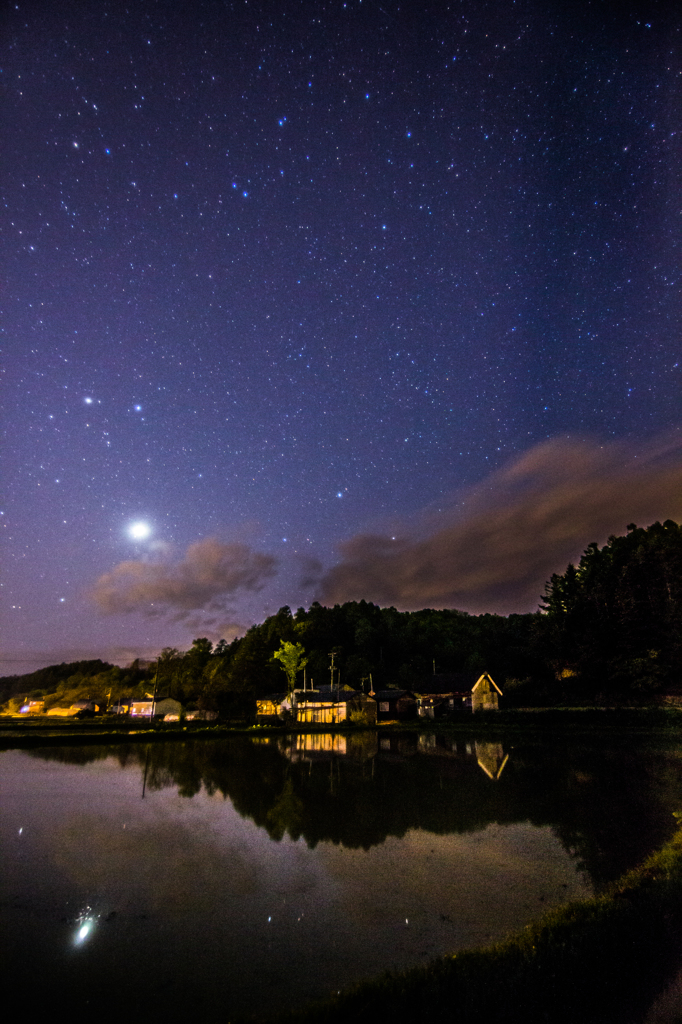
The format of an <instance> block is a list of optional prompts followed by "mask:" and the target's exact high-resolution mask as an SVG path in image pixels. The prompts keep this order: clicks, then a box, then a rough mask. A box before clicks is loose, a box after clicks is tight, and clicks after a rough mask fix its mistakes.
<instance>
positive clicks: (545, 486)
mask: <svg viewBox="0 0 682 1024" xmlns="http://www.w3.org/2000/svg"><path fill="white" fill-rule="evenodd" d="M429 518H430V528H429V529H427V530H426V531H421V533H420V534H419V535H414V534H413V535H407V536H403V537H398V538H397V539H396V540H393V539H392V538H391V537H388V536H383V535H368V534H360V535H357V536H355V537H352V538H351V539H349V540H348V541H346V542H345V543H343V544H342V545H341V555H342V558H341V561H340V563H339V564H338V565H336V566H334V567H333V568H331V569H330V570H329V571H328V572H327V573H326V575H325V576H324V577H323V579H322V581H321V584H320V600H322V601H324V602H325V603H327V604H330V603H335V602H343V601H348V600H360V599H363V598H364V599H365V600H370V601H375V602H377V603H378V604H382V605H395V606H396V607H398V608H402V609H405V610H415V609H418V608H425V607H431V608H453V607H454V608H461V609H464V610H467V611H470V612H483V611H496V612H499V613H502V614H508V613H509V612H512V611H529V610H534V609H535V608H537V606H538V601H539V597H540V595H541V593H542V591H543V589H544V584H545V582H546V581H547V579H548V578H549V576H550V575H551V574H552V573H553V572H560V571H563V570H564V569H565V567H566V565H567V564H568V562H569V561H575V560H577V559H578V558H579V557H580V554H581V552H582V551H583V550H584V549H585V547H586V546H587V544H589V543H590V542H591V541H598V542H599V543H604V542H605V541H606V539H607V538H608V536H609V535H611V534H613V533H623V532H624V531H625V527H626V526H627V524H628V523H630V522H633V521H634V522H636V523H639V524H640V525H649V523H651V522H653V521H655V520H656V519H660V520H665V519H676V520H678V521H679V520H680V519H682V442H681V441H680V439H679V436H675V437H674V438H673V439H666V440H662V441H659V442H657V443H653V444H650V445H649V446H647V447H646V448H641V447H640V448H639V449H637V450H635V449H634V448H632V447H631V446H627V445H624V444H620V443H615V442H614V443H611V444H606V445H600V444H597V443H590V442H577V441H570V440H554V441H547V442H545V443H543V444H540V445H537V446H535V447H533V448H531V449H530V450H529V451H528V452H526V453H525V454H524V455H522V456H520V457H519V458H518V459H516V460H515V461H514V462H512V463H511V464H510V465H508V466H507V467H505V468H504V469H502V470H500V471H498V472H496V473H493V474H492V475H491V476H490V477H488V478H487V479H486V480H484V481H483V482H482V483H480V484H479V485H477V486H476V487H475V488H473V489H471V490H470V491H468V492H466V493H465V494H463V495H460V496H459V502H458V505H457V506H456V507H454V506H453V507H452V508H451V509H450V510H449V511H448V512H447V513H445V514H441V515H440V516H438V517H434V516H433V515H430V517H429Z"/></svg>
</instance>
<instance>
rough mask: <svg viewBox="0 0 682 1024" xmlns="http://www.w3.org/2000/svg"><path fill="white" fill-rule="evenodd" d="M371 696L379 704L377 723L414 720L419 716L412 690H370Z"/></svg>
mask: <svg viewBox="0 0 682 1024" xmlns="http://www.w3.org/2000/svg"><path fill="white" fill-rule="evenodd" d="M369 695H370V697H373V698H374V700H375V701H376V704H377V722H386V721H389V720H393V719H398V720H401V719H406V718H414V717H415V716H416V714H417V698H416V697H415V695H414V694H413V693H412V692H411V691H410V690H398V689H389V690H370V694H369Z"/></svg>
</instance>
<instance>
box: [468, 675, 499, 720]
mask: <svg viewBox="0 0 682 1024" xmlns="http://www.w3.org/2000/svg"><path fill="white" fill-rule="evenodd" d="M501 696H502V690H501V689H500V688H499V686H498V685H497V683H496V682H495V681H494V679H493V677H492V676H491V675H490V673H488V672H484V673H483V675H482V676H479V678H478V680H477V682H476V684H475V685H474V687H473V689H472V691H471V710H472V711H498V710H499V707H500V697H501Z"/></svg>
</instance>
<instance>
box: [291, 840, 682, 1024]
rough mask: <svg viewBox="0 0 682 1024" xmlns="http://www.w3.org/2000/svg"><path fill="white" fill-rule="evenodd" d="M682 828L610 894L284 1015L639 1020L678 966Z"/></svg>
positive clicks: (472, 1023) (526, 1023)
mask: <svg viewBox="0 0 682 1024" xmlns="http://www.w3.org/2000/svg"><path fill="white" fill-rule="evenodd" d="M681 925H682V829H679V828H678V831H677V832H676V834H675V836H674V838H673V839H672V840H671V841H670V842H669V843H667V844H666V845H665V846H664V847H663V848H662V849H660V850H659V851H657V852H656V853H655V854H653V855H652V856H651V857H649V858H648V859H647V860H646V861H645V863H644V864H643V865H642V866H641V867H640V868H638V869H637V870H635V871H631V872H629V873H628V874H626V875H625V876H623V878H621V879H620V880H619V881H618V882H617V883H615V884H614V885H613V886H612V887H611V889H610V890H609V891H608V892H607V893H606V894H604V895H602V896H599V897H596V898H594V899H589V900H584V901H581V902H579V903H574V904H569V905H567V906H565V907H564V908H560V909H558V910H555V911H553V912H551V913H549V914H548V915H547V916H545V917H544V918H542V919H541V920H540V921H539V922H538V923H536V924H533V925H531V926H529V927H528V928H526V929H525V930H524V931H523V932H521V933H520V934H519V935H517V936H514V937H512V938H510V939H508V940H507V941H505V942H501V943H498V944H497V945H495V946H492V947H489V948H486V949H480V950H470V951H465V952H462V953H458V954H456V955H452V956H447V957H443V958H441V959H439V960H436V961H434V962H433V963H431V964H430V965H428V966H426V967H423V968H415V969H413V970H410V971H407V972H405V973H402V974H387V975H384V976H383V977H381V978H379V979H377V980H375V981H371V982H366V983H363V984H360V985H358V986H357V987H355V988H354V989H352V990H350V991H348V992H344V993H342V994H341V995H339V996H338V997H336V998H333V999H331V1000H330V1001H329V1002H327V1003H324V1004H320V1005H317V1006H314V1007H312V1008H310V1009H307V1010H304V1011H302V1012H298V1013H290V1014H285V1015H283V1016H280V1017H278V1018H277V1022H278V1024H342V1022H343V1024H346V1022H349V1021H375V1020H390V1021H391V1022H392V1024H395V1022H398V1024H401V1022H405V1024H407V1022H409V1024H415V1022H420V1024H421V1022H441V1021H443V1022H445V1021H448V1022H452V1024H480V1022H482V1021H490V1022H495V1024H506V1022H509V1024H519V1022H523V1024H535V1022H538V1024H539V1022H541V1021H542V1022H544V1021H548V1022H549V1021H551V1022H552V1024H556V1022H562V1024H634V1022H637V1021H641V1020H642V1019H643V1017H644V1015H645V1014H646V1011H647V1009H648V1008H649V1006H650V1005H651V1002H652V1000H653V999H654V998H655V996H656V994H657V993H658V992H659V991H660V990H661V989H662V988H664V986H665V984H666V982H667V980H668V979H670V978H671V977H672V976H674V974H675V973H676V972H677V971H678V970H679V967H680V960H681V957H682V935H681V929H680V926H681Z"/></svg>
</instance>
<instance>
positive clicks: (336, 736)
mask: <svg viewBox="0 0 682 1024" xmlns="http://www.w3.org/2000/svg"><path fill="white" fill-rule="evenodd" d="M291 749H294V750H296V751H298V752H300V753H304V754H345V753H346V752H347V750H348V743H347V737H346V736H342V735H341V734H340V733H338V732H304V733H299V734H298V735H297V736H294V737H293V743H292V746H291Z"/></svg>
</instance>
